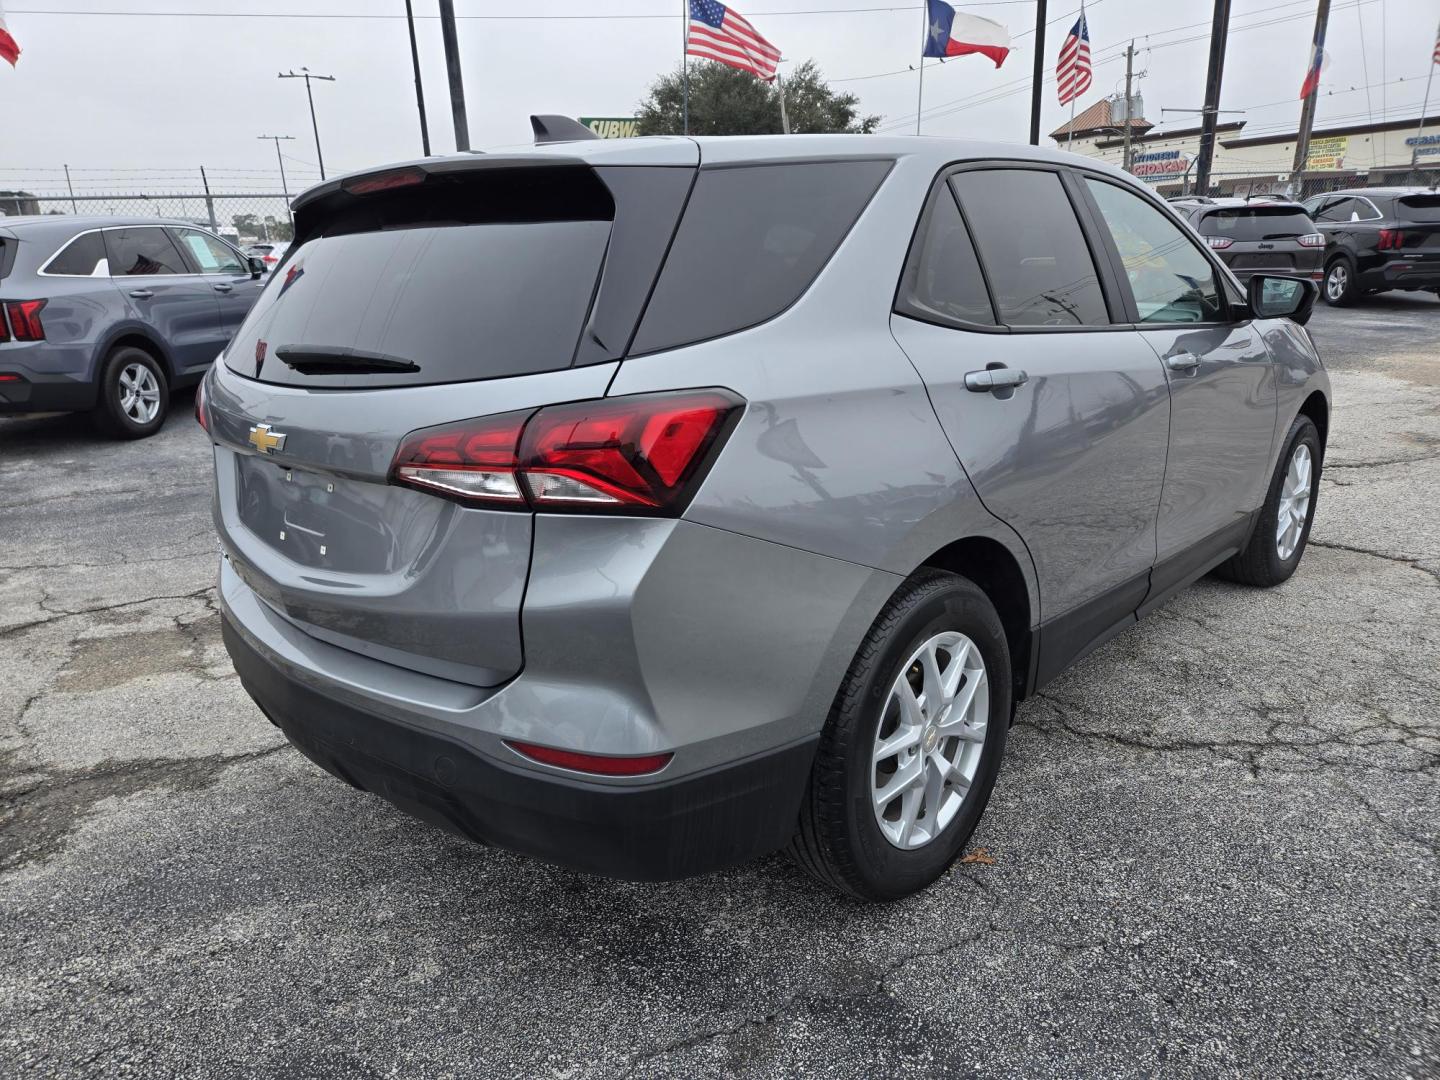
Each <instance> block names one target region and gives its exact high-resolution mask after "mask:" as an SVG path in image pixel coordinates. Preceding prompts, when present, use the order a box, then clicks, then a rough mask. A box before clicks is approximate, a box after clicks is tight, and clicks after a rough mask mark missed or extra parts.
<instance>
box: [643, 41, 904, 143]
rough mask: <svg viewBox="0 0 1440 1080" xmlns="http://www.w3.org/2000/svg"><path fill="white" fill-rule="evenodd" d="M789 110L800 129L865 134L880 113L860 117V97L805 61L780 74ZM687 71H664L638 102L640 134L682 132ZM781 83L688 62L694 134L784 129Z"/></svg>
mask: <svg viewBox="0 0 1440 1080" xmlns="http://www.w3.org/2000/svg"><path fill="white" fill-rule="evenodd" d="M781 78H782V79H783V80H784V82H785V110H786V112H787V114H788V115H789V117H790V130H791V131H792V132H796V133H805V134H817V133H827V132H845V133H850V134H854V133H863V132H870V131H874V130H875V127H876V125H877V124H879V123H880V117H878V116H866V117H864V118H861V117H860V116H859V106H860V99H859V98H857V97H856V96H855V95H854V94H849V93H844V94H837V93H836V92H835V91H833V90H831V89H830V87H829V86H827V85H826V84H825V80H824V79H823V78H822V77H821V75H820V69H819V68H818V67H816V66H815V61H813V60H806V61H805V62H804V63H803V64H801V65H800V66H799V67H797V68H795V70H794V71H791V72H789V73H788V74H785V73H782V75H781ZM683 100H684V76H683V75H682V73H681V71H680V70H678V69H677V70H676V71H673V72H671V73H670V74H668V75H663V76H661V77H660V78H659V79H657V80H656V81H655V84H654V85H653V86H651V87H650V92H649V94H648V95H647V96H646V98H645V100H644V101H642V102H641V103H640V106H639V114H638V115H639V120H640V134H641V135H678V134H679V133H680V131H681V130H682V127H681V125H682V119H681V110H682V107H683V105H682V103H683ZM780 131H781V128H780V88H779V86H778V85H776V84H775V83H767V82H763V81H762V80H760V79H757V78H756V77H755V76H754V75H751V74H750V73H749V72H748V71H740V70H739V69H738V68H732V67H727V66H726V65H725V64H717V63H714V62H712V61H708V60H700V61H692V62H691V64H690V134H692V135H778V134H780Z"/></svg>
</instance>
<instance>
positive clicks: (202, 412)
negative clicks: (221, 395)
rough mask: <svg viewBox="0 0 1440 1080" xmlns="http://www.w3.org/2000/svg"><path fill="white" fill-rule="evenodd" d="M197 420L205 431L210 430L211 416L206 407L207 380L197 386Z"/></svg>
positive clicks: (201, 381) (202, 380)
mask: <svg viewBox="0 0 1440 1080" xmlns="http://www.w3.org/2000/svg"><path fill="white" fill-rule="evenodd" d="M195 420H196V422H197V423H198V424H199V425H200V427H201V428H202V429H204V430H205V431H209V430H210V416H209V414H208V412H207V411H206V408H205V380H204V379H201V380H200V382H199V385H197V386H196V387H195Z"/></svg>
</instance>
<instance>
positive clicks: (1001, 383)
mask: <svg viewBox="0 0 1440 1080" xmlns="http://www.w3.org/2000/svg"><path fill="white" fill-rule="evenodd" d="M1029 381H1030V376H1029V375H1027V374H1025V372H1023V371H1021V370H1020V369H1019V368H1007V367H998V368H986V369H985V370H984V371H967V372H966V373H965V389H966V390H971V391H974V392H975V393H977V394H986V393H989V392H990V391H991V390H1013V389H1014V388H1015V387H1017V386H1024V385H1025V384H1026V383H1027V382H1029Z"/></svg>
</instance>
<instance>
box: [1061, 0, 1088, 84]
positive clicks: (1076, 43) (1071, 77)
mask: <svg viewBox="0 0 1440 1080" xmlns="http://www.w3.org/2000/svg"><path fill="white" fill-rule="evenodd" d="M1055 79H1056V81H1057V83H1058V84H1059V85H1058V89H1059V91H1060V104H1061V105H1069V104H1070V102H1072V101H1074V100H1075V99H1076V98H1078V97H1079V96H1080V95H1081V94H1083V93H1085V91H1086V90H1089V89H1090V26H1089V24H1087V23H1086V22H1085V9H1084V8H1083V7H1082V8H1081V9H1080V18H1078V19H1076V20H1075V25H1074V26H1072V27H1071V28H1070V36H1069V37H1067V38H1066V39H1065V44H1063V45H1061V46H1060V60H1059V62H1058V63H1056V65H1055Z"/></svg>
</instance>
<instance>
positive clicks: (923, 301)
mask: <svg viewBox="0 0 1440 1080" xmlns="http://www.w3.org/2000/svg"><path fill="white" fill-rule="evenodd" d="M896 308H897V310H898V311H900V312H901V313H902V314H905V315H911V316H914V317H915V318H918V319H925V320H927V321H931V322H942V323H948V322H962V323H972V324H979V325H981V326H994V325H995V312H994V309H993V308H991V306H990V294H989V293H988V292H987V291H986V290H985V277H984V275H983V274H981V272H980V260H979V259H978V258H976V256H975V246H974V245H973V244H972V243H971V242H970V233H969V232H968V231H967V230H966V228H965V222H963V221H962V220H961V219H960V209H959V207H958V206H956V205H955V196H954V194H953V193H952V192H951V190H950V186H949V185H948V184H946V185H942V186H941V187H940V188H939V189H938V190H937V191H936V193H935V202H934V206H933V208H932V209H931V211H930V215H929V217H928V218H927V220H926V222H925V224H924V226H923V227H922V231H921V232H920V234H919V235H917V236H916V238H915V247H914V249H913V250H912V251H911V253H910V261H909V263H908V264H907V265H906V267H905V277H904V279H903V280H902V281H901V283H900V295H899V303H898V304H897V305H896Z"/></svg>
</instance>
